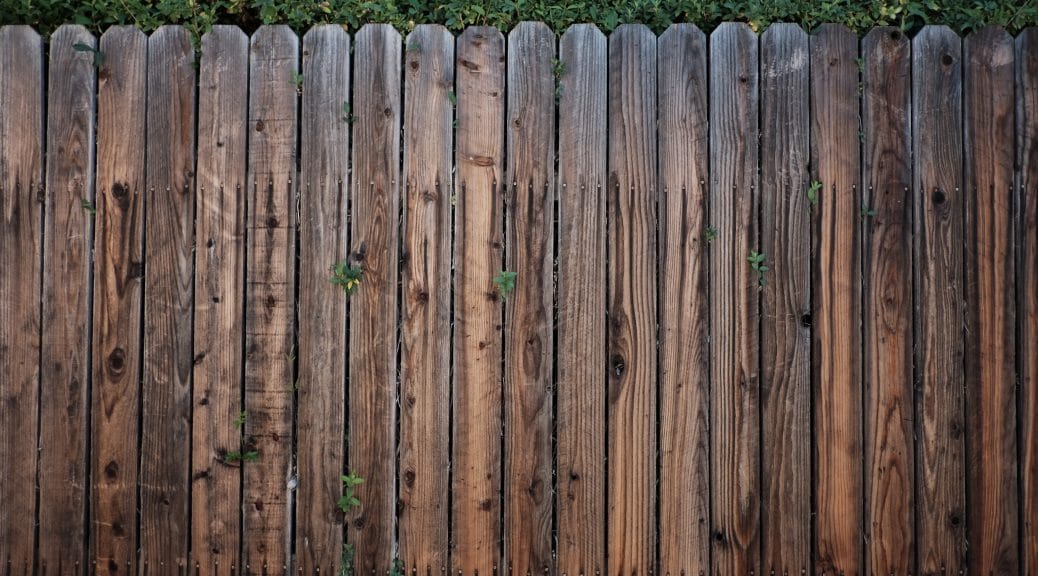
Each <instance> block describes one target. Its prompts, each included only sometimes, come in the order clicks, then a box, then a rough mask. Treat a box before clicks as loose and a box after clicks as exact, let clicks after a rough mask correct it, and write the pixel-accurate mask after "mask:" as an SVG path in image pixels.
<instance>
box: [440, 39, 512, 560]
mask: <svg viewBox="0 0 1038 576" xmlns="http://www.w3.org/2000/svg"><path fill="white" fill-rule="evenodd" d="M456 50H457V52H456V56H455V57H456V71H457V72H456V76H455V82H456V88H455V90H457V93H456V94H457V96H456V98H457V129H456V134H457V145H456V149H455V154H456V156H455V166H456V168H455V169H456V180H455V186H456V189H455V195H456V206H455V210H454V246H455V251H454V375H453V385H454V419H453V436H452V437H453V452H454V454H453V455H452V460H451V473H452V475H453V484H452V486H451V494H452V501H451V507H452V510H453V514H452V518H453V525H452V526H451V542H452V543H453V547H452V549H451V571H452V572H457V571H459V570H460V571H461V572H462V573H463V574H474V573H475V572H476V571H478V572H479V573H480V574H484V575H486V574H492V573H493V571H494V569H495V568H496V567H498V566H500V556H501V550H500V549H499V547H498V545H499V543H500V541H501V537H502V532H501V528H502V527H501V519H500V514H501V445H500V435H501V418H502V414H501V360H502V339H503V335H502V331H501V320H502V309H501V303H500V298H499V296H498V294H497V292H496V289H495V287H494V282H493V280H494V277H495V276H496V275H497V274H498V273H499V272H500V271H501V268H502V266H503V265H504V255H503V253H502V244H503V240H504V239H503V238H502V234H503V231H502V226H501V224H502V215H503V213H504V208H503V206H502V203H503V201H502V198H501V196H502V193H501V187H503V177H504V173H503V162H504V122H505V52H504V50H505V44H504V37H502V36H501V33H500V32H499V31H497V30H496V29H494V28H490V27H483V26H481V27H471V28H467V29H466V30H465V31H464V32H463V33H462V34H461V36H459V37H458V40H457V44H456Z"/></svg>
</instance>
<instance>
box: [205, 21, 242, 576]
mask: <svg viewBox="0 0 1038 576" xmlns="http://www.w3.org/2000/svg"><path fill="white" fill-rule="evenodd" d="M248 72H249V38H248V37H247V36H246V35H245V34H244V33H243V32H242V31H241V30H240V29H239V28H238V27H236V26H214V27H213V29H212V30H211V31H209V32H208V33H207V34H205V35H204V36H202V55H201V61H200V63H199V73H198V75H199V78H198V159H197V176H196V178H195V204H196V207H197V208H196V216H195V220H196V229H195V342H194V355H195V356H194V373H193V377H194V383H193V406H192V414H191V434H192V449H191V457H192V471H191V552H192V553H191V563H192V564H198V565H199V566H200V567H201V569H202V570H203V572H202V573H203V574H214V575H221V574H226V573H228V572H229V571H230V570H231V569H232V567H233V568H235V569H237V568H238V567H239V566H241V562H240V555H239V554H240V551H241V527H242V524H241V510H242V508H241V478H242V477H241V468H240V467H239V466H237V465H234V464H228V463H225V461H224V460H225V455H226V454H227V453H228V452H231V451H234V450H239V449H240V445H241V430H240V428H239V427H236V426H234V424H233V423H234V422H235V421H236V419H238V418H240V416H241V412H242V409H243V406H242V385H243V382H242V369H243V363H244V350H243V348H242V339H243V336H244V332H243V330H244V319H243V318H242V311H243V305H242V302H243V299H244V297H245V294H244V288H245V225H246V222H245V195H246V194H247V193H248V187H247V186H246V184H245V182H246V180H245V169H246V143H247V141H248V132H247V130H248V128H247V126H246V124H247V122H248V111H249V105H248V89H249V82H248Z"/></svg>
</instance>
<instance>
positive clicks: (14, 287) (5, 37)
mask: <svg viewBox="0 0 1038 576" xmlns="http://www.w3.org/2000/svg"><path fill="white" fill-rule="evenodd" d="M42 184H43V42H42V41H41V39H40V35H39V34H37V33H36V32H35V31H34V30H33V29H32V28H29V27H28V26H4V27H2V28H0V375H2V377H3V379H4V380H5V383H4V385H3V386H2V387H0V422H3V433H2V434H0V437H2V439H0V518H4V519H5V520H4V521H0V562H7V563H8V565H9V566H11V567H13V568H14V569H16V570H25V571H26V572H27V573H29V572H30V571H32V570H34V565H33V555H34V549H35V544H36V543H35V519H36V466H37V462H38V455H37V454H38V452H37V451H36V446H37V442H36V431H37V426H38V424H39V422H38V417H39V413H38V405H37V399H38V395H39V385H40V381H39V377H40V296H41V293H40V277H41V276H40V274H41V271H42V270H41V269H42V266H43V247H42V246H41V245H40V225H41V216H42V205H41V204H42V202H41V201H42V200H43V198H42V195H41V194H40V192H41V190H42V187H43V186H42Z"/></svg>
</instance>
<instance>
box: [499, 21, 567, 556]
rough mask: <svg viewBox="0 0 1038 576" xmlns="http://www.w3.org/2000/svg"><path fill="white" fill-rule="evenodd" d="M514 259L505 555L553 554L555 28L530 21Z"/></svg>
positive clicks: (521, 43) (517, 93)
mask: <svg viewBox="0 0 1038 576" xmlns="http://www.w3.org/2000/svg"><path fill="white" fill-rule="evenodd" d="M507 52H508V81H507V85H508V123H507V124H506V129H507V149H508V168H507V172H506V174H507V175H506V180H505V182H506V185H508V186H510V189H509V190H508V192H507V193H506V194H505V198H506V199H507V207H506V210H507V214H506V217H505V250H506V259H505V260H506V262H505V268H506V269H508V270H509V271H512V272H516V273H517V276H516V280H515V290H514V291H513V292H512V293H511V294H509V295H508V296H507V297H506V299H505V366H504V389H505V509H504V511H505V521H504V525H505V562H506V563H507V565H508V567H509V569H510V570H512V571H513V572H514V573H518V574H526V573H528V572H530V573H538V574H541V573H544V572H546V571H549V570H550V568H552V567H553V562H552V539H553V538H552V498H551V494H552V446H551V444H552V442H551V440H552V378H553V373H552V372H553V371H552V363H553V361H554V350H553V345H554V342H553V330H552V324H553V310H552V308H553V305H554V302H553V300H554V283H555V282H554V280H555V279H554V276H553V274H554V259H555V254H554V226H555V164H554V162H555V75H554V70H553V64H552V62H553V61H554V60H555V34H554V33H553V32H552V31H551V29H550V28H548V26H547V25H545V24H544V23H540V22H523V23H521V24H519V25H518V26H516V27H515V28H514V29H513V30H512V32H511V33H510V34H509V35H508V50H507Z"/></svg>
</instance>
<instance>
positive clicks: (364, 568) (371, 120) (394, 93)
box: [347, 24, 401, 574]
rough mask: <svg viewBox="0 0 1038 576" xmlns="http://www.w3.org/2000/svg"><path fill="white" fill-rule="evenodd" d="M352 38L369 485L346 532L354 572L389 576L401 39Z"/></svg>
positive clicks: (353, 363)
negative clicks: (352, 554)
mask: <svg viewBox="0 0 1038 576" xmlns="http://www.w3.org/2000/svg"><path fill="white" fill-rule="evenodd" d="M355 42H356V45H355V47H354V54H355V56H356V59H355V64H354V66H355V70H354V83H355V90H354V95H353V114H354V118H355V120H354V123H353V140H354V145H353V192H352V194H353V195H352V201H351V207H350V210H351V217H352V220H351V226H352V228H351V230H350V236H351V240H350V245H351V253H350V257H351V259H352V261H353V262H356V263H359V264H360V265H361V266H362V267H363V268H364V280H363V282H362V284H361V287H360V289H359V290H358V291H357V293H356V294H355V295H354V296H353V297H352V299H351V301H350V358H349V362H350V365H349V369H350V388H349V405H350V432H351V433H350V436H349V464H350V469H352V470H354V471H356V473H357V474H358V475H360V476H362V477H363V478H364V479H365V484H363V485H362V486H360V487H359V488H358V489H357V494H358V498H360V501H361V507H360V508H359V509H358V511H357V513H356V514H354V516H353V518H352V519H351V522H350V524H349V527H350V530H349V531H348V533H347V538H348V539H349V540H350V542H351V543H353V544H354V546H355V550H356V553H357V557H356V562H355V567H356V570H357V572H358V573H359V574H369V573H376V574H383V573H385V571H386V570H388V569H389V567H390V562H391V561H392V558H393V541H394V531H395V523H394V519H395V518H396V514H395V510H396V494H395V490H394V489H393V487H394V486H395V482H396V467H395V464H396V457H395V455H396V406H397V373H396V372H397V365H396V361H397V342H396V337H397V334H396V327H397V277H398V261H399V246H398V244H397V243H398V240H399V235H400V234H399V230H400V227H399V222H400V220H399V215H400V64H401V62H400V58H401V38H400V34H399V33H398V32H397V31H396V30H394V29H393V27H392V26H390V25H388V24H379V25H367V26H364V27H363V28H361V29H360V31H359V32H358V33H357V36H356V38H355Z"/></svg>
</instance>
